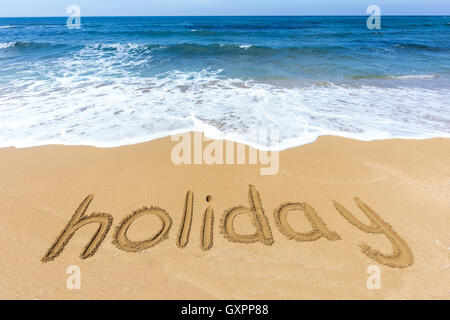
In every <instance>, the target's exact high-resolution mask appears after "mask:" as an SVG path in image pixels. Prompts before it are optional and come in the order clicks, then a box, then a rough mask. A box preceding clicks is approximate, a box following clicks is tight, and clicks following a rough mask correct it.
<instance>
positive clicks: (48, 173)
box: [0, 136, 450, 299]
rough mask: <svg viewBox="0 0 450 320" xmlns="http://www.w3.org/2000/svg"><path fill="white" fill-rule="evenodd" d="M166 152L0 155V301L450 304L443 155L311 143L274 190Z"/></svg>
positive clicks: (294, 156) (165, 144)
mask: <svg viewBox="0 0 450 320" xmlns="http://www.w3.org/2000/svg"><path fill="white" fill-rule="evenodd" d="M173 145H174V143H173V142H172V141H171V140H170V139H169V138H163V139H159V140H155V141H151V142H147V143H142V144H137V145H132V146H124V147H118V148H108V149H101V148H94V147H79V146H43V147H34V148H24V149H15V148H4V149H0V212H1V213H0V247H1V259H0V274H1V276H0V295H1V296H0V297H1V298H3V299H21V298H40V299H50V298H51V299H87V298H93V299H108V298H117V299H213V298H225V299H331V298H362V299H379V298H382V299H411V298H419V299H424V298H429V299H434V298H443V299H449V298H450V294H449V291H448V284H449V283H450V273H449V267H450V262H449V261H450V260H449V253H450V252H449V245H450V243H449V241H450V239H449V234H450V227H449V221H450V219H449V218H450V197H449V195H450V139H429V140H420V141H419V140H401V139H395V140H385V141H371V142H361V141H355V140H350V139H345V138H339V137H331V136H327V137H321V138H319V139H318V141H316V142H314V143H312V144H309V145H305V146H301V147H297V148H293V149H289V150H285V151H283V152H281V153H280V155H279V157H280V158H279V161H280V164H279V171H278V173H277V174H276V175H273V176H264V175H261V174H260V168H259V167H258V166H255V165H249V164H247V165H206V164H204V165H175V164H174V163H173V162H172V161H171V149H172V148H173ZM70 265H77V266H79V267H80V270H81V283H82V285H81V289H80V290H69V289H68V288H67V287H66V280H67V277H68V276H69V275H68V274H67V273H66V270H67V268H68V267H69V266H70ZM372 265H376V266H379V267H380V270H381V288H380V289H375V290H369V289H368V287H367V285H366V281H367V278H368V277H369V274H368V273H367V269H368V267H370V266H372Z"/></svg>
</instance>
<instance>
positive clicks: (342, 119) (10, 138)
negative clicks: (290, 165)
mask: <svg viewBox="0 0 450 320" xmlns="http://www.w3.org/2000/svg"><path fill="white" fill-rule="evenodd" d="M101 46H104V45H90V46H86V47H85V48H84V49H83V50H81V51H80V52H79V53H77V55H76V56H75V57H71V58H70V59H69V58H60V59H59V60H57V61H55V62H54V64H53V65H40V64H38V63H36V64H34V65H30V68H27V69H26V70H25V71H23V74H21V76H20V77H16V78H15V80H14V81H7V82H0V110H1V112H0V146H2V147H4V146H17V147H25V146H35V145H43V144H70V145H75V144H80V145H95V146H100V147H112V146H119V145H126V144H133V143H138V142H143V141H147V140H151V139H155V138H158V137H162V136H166V135H169V134H173V133H180V132H185V131H190V130H197V131H203V132H205V133H206V135H207V136H209V137H211V138H227V139H231V140H234V141H239V142H247V143H251V144H253V145H255V146H257V141H255V140H253V137H254V134H255V133H256V132H258V130H260V129H267V130H277V131H278V132H279V135H280V140H281V141H280V143H279V144H277V145H273V146H272V147H273V148H274V149H286V148H289V147H293V146H297V145H301V144H305V143H309V142H312V141H314V140H315V139H316V138H317V137H318V136H321V135H338V136H344V137H350V138H355V139H360V140H373V139H387V138H395V137H403V138H428V137H437V136H439V137H450V109H449V105H448V101H450V89H443V88H440V89H424V88H414V87H399V88H381V87H376V86H348V85H336V84H332V83H322V84H319V85H317V84H310V85H303V86H297V87H295V86H294V87H289V88H286V87H281V86H278V85H274V84H266V83H260V82H255V81H244V80H241V79H233V78H227V77H223V76H221V70H202V71H200V72H189V73H187V72H179V71H171V72H168V73H165V74H161V75H158V76H155V77H140V76H137V75H136V74H134V73H132V72H130V71H127V70H128V69H127V67H130V66H131V67H133V66H140V65H142V64H143V63H146V62H148V59H149V56H148V55H146V60H142V59H141V60H140V59H131V58H130V57H128V56H127V55H128V52H129V49H130V46H131V45H115V44H111V45H108V46H109V48H111V49H114V52H113V53H111V52H108V50H101V49H102V47H101ZM103 48H104V47H103ZM124 66H125V67H124ZM29 70H34V71H33V72H36V70H40V71H39V72H40V74H42V75H43V76H39V77H36V75H35V74H30V72H31V71H29ZM55 70H59V72H55ZM260 147H261V146H260Z"/></svg>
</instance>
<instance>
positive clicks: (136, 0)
mask: <svg viewBox="0 0 450 320" xmlns="http://www.w3.org/2000/svg"><path fill="white" fill-rule="evenodd" d="M71 4H75V5H78V6H80V8H81V11H82V12H81V13H82V15H83V16H116V15H122V16H123V15H125V16H135V15H144V16H155V15H156V16H158V15H187V16H188V15H365V14H366V8H367V7H368V6H369V5H372V4H376V5H378V6H380V7H381V10H382V12H381V13H382V14H384V15H388V14H399V15H403V14H407V15H411V14H413V15H414V14H415V15H421V14H424V15H428V14H432V15H450V1H449V0H420V1H419V0H369V1H365V0H1V4H0V17H30V16H65V15H66V8H67V7H68V6H69V5H71Z"/></svg>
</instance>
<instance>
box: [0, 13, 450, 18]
mask: <svg viewBox="0 0 450 320" xmlns="http://www.w3.org/2000/svg"><path fill="white" fill-rule="evenodd" d="M368 16H369V14H322V15H320V14H303V15H297V14H290V15H289V14H275V15H248V14H238V15H132V16H130V15H113V16H98V15H81V18H83V17H84V18H132V17H142V18H159V17H160V18H170V17H186V18H190V17H191V18H195V17H368ZM448 16H450V14H382V15H381V17H448ZM67 17H68V16H67V15H60V16H7V17H0V19H7V18H67Z"/></svg>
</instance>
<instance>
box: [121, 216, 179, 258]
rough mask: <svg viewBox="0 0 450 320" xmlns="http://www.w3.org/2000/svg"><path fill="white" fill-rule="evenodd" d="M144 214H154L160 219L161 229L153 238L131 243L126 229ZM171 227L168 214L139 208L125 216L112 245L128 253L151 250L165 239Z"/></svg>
mask: <svg viewBox="0 0 450 320" xmlns="http://www.w3.org/2000/svg"><path fill="white" fill-rule="evenodd" d="M146 214H154V215H156V216H157V217H158V218H160V219H161V222H162V227H161V230H159V231H158V232H157V233H156V234H155V235H154V236H153V237H151V238H150V239H148V240H144V241H131V240H130V239H129V238H128V236H127V231H128V228H129V227H130V226H131V224H132V223H133V221H134V220H136V219H138V218H139V217H142V216H144V215H146ZM171 226H172V219H171V218H170V216H169V214H168V213H167V212H166V211H165V210H163V209H161V208H155V207H152V208H147V207H144V208H141V209H139V210H136V211H135V212H133V213H132V214H131V215H129V216H127V217H126V218H125V219H123V220H122V222H121V223H120V224H119V226H118V227H117V229H116V232H115V235H114V240H113V244H114V245H115V246H116V247H118V248H119V249H120V250H123V251H128V252H139V251H142V250H145V249H148V248H151V247H153V246H155V245H157V244H158V243H160V242H161V241H163V240H165V239H167V237H168V233H169V230H170V227H171Z"/></svg>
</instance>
